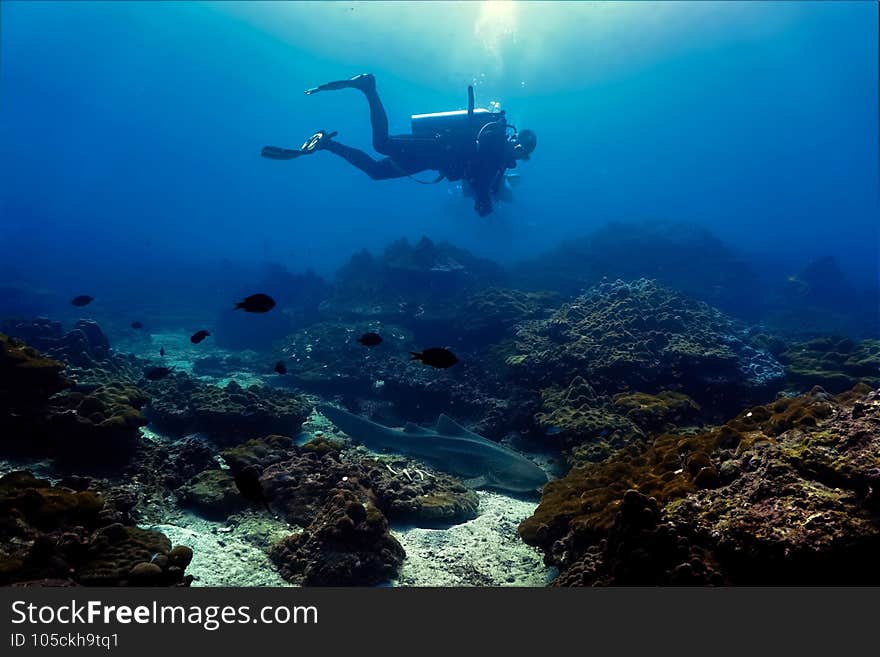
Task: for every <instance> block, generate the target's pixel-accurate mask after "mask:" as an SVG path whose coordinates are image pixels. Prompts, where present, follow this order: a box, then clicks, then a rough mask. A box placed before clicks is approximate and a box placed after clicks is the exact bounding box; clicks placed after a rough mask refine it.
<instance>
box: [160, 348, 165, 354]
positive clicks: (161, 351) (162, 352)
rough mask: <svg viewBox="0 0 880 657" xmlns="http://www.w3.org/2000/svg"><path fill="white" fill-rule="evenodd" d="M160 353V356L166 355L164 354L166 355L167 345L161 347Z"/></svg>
mask: <svg viewBox="0 0 880 657" xmlns="http://www.w3.org/2000/svg"><path fill="white" fill-rule="evenodd" d="M159 355H160V356H164V355H165V347H159Z"/></svg>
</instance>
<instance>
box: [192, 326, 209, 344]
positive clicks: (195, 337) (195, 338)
mask: <svg viewBox="0 0 880 657" xmlns="http://www.w3.org/2000/svg"><path fill="white" fill-rule="evenodd" d="M209 335H211V332H210V331H206V330H205V329H202V330H201V331H196V332H195V333H193V334H192V335H191V336H190V338H189V341H190V342H192V343H193V344H198V343H199V342H201V341H202V340H204V339H205V338H207V337H208V336H209Z"/></svg>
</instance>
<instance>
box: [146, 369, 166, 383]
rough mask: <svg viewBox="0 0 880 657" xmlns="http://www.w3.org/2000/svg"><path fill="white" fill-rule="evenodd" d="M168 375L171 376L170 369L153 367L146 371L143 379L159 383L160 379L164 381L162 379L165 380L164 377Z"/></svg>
mask: <svg viewBox="0 0 880 657" xmlns="http://www.w3.org/2000/svg"><path fill="white" fill-rule="evenodd" d="M169 374H171V368H168V367H154V368H152V369H150V370H147V371H146V372H145V373H144V377H146V379H147V380H148V381H161V380H162V379H164V378H165V377H166V376H168V375H169Z"/></svg>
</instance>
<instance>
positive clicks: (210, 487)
mask: <svg viewBox="0 0 880 657" xmlns="http://www.w3.org/2000/svg"><path fill="white" fill-rule="evenodd" d="M177 499H178V501H179V502H180V505H181V506H183V507H185V508H190V509H193V510H194V511H195V512H196V513H198V514H199V515H201V516H203V517H205V518H208V519H210V520H225V519H226V518H227V517H228V516H229V515H230V514H233V513H237V512H238V511H241V510H243V509H246V508H247V507H248V502H247V500H245V498H244V497H242V495H241V493H239V492H238V489H237V488H236V486H235V481H234V479H233V476H232V475H231V474H229V472H227V471H226V470H204V471H202V472H200V473H199V474H197V475H196V476H195V477H193V478H192V479H190V480H189V481H188V482H186V484H184V485H183V486H181V487H180V488H179V489H177Z"/></svg>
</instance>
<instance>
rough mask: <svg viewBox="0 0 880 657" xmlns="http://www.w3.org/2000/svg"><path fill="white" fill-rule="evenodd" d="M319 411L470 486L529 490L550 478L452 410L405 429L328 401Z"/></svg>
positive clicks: (379, 447) (368, 443) (360, 437)
mask: <svg viewBox="0 0 880 657" xmlns="http://www.w3.org/2000/svg"><path fill="white" fill-rule="evenodd" d="M318 411H319V412H320V413H321V415H323V416H324V417H326V418H327V419H328V420H330V421H331V422H333V424H335V425H336V426H337V427H338V428H339V429H341V430H342V431H343V432H344V433H346V434H348V436H349V437H350V438H351V439H352V440H354V441H355V442H356V443H360V444H362V445H364V446H365V447H367V448H369V449H371V450H374V451H391V452H397V453H400V454H405V455H407V456H414V457H416V458H420V459H422V460H424V461H426V462H428V463H430V464H431V465H433V466H435V467H436V468H437V469H439V470H443V471H444V472H448V473H450V474H454V475H457V476H459V477H462V478H463V479H464V480H465V481H464V483H465V484H467V485H468V486H470V487H471V488H494V489H498V490H503V491H509V492H514V493H526V492H532V491H536V490H539V489H541V488H542V487H543V486H544V484H546V483H547V473H545V472H544V471H543V470H542V469H541V468H540V467H538V465H537V464H535V463H534V462H533V461H530V460H529V459H527V458H526V457H525V456H523V455H522V454H520V453H519V452H517V451H514V450H512V449H510V448H508V447H505V446H504V445H499V444H498V443H496V442H493V441H491V440H489V439H488V438H484V437H483V436H480V435H478V434H475V433H473V432H471V431H468V430H467V429H465V428H464V427H463V426H461V425H460V424H458V423H457V422H456V421H455V420H453V419H452V418H450V417H449V416H447V415H440V417H439V418H437V423H436V425H435V426H434V427H433V428H426V427H420V426H418V425H416V424H413V423H412V422H408V423H407V424H406V426H405V427H404V428H403V429H394V428H391V427H386V426H384V425H381V424H378V423H376V422H373V421H371V420H368V419H366V418H364V417H360V416H358V415H354V414H352V413H349V412H348V411H345V410H343V409H341V408H337V407H335V406H330V405H329V404H320V405H319V406H318Z"/></svg>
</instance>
